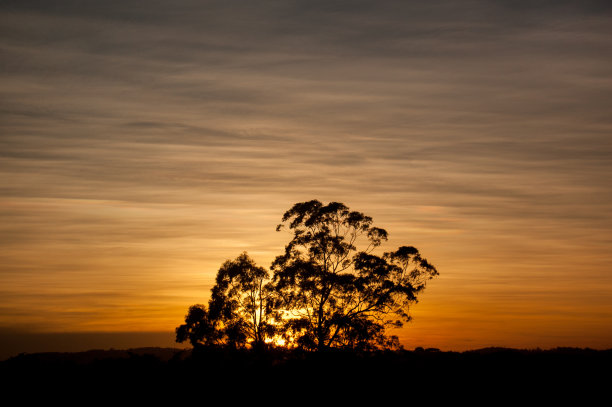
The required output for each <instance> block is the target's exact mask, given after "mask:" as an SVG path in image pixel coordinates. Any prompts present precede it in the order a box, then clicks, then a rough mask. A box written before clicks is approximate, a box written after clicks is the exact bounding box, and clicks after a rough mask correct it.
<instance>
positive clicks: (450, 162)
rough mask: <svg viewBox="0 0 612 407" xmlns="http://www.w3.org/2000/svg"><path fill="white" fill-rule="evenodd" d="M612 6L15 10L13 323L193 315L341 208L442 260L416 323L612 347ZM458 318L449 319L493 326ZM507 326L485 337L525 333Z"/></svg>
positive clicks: (11, 58)
mask: <svg viewBox="0 0 612 407" xmlns="http://www.w3.org/2000/svg"><path fill="white" fill-rule="evenodd" d="M611 12H612V8H611V7H610V6H609V5H608V4H607V2H599V1H586V2H573V1H562V2H559V1H555V2H552V1H550V2H548V1H545V2H537V3H534V2H522V1H521V2H516V1H513V2H509V1H496V2H485V1H470V2H461V4H459V3H457V2H450V1H432V2H427V3H426V4H424V3H417V2H405V1H401V2H400V1H397V2H396V1H384V2H376V3H372V2H362V1H355V2H350V3H347V2H334V1H332V2H329V1H327V2H318V1H267V2H257V4H255V3H253V4H245V3H242V2H231V1H223V2H220V1H219V2H218V1H207V2H199V1H198V2H196V1H187V0H181V1H178V2H162V1H154V2H147V7H146V8H143V7H142V4H141V3H140V2H134V1H121V2H119V1H107V2H103V3H100V2H95V1H63V2H53V3H51V2H45V1H5V2H3V4H2V6H0V38H1V40H0V52H2V65H1V66H0V82H1V84H2V86H1V87H0V89H1V90H0V95H1V96H0V157H1V159H0V191H1V198H0V244H1V246H0V250H1V251H0V286H2V287H3V289H2V290H3V295H2V298H3V299H2V300H1V302H0V325H3V326H13V325H14V324H15V323H17V321H19V323H22V322H23V323H24V324H26V325H27V324H32V325H36V324H42V322H41V321H43V320H44V321H45V323H46V324H47V325H44V324H43V325H44V326H43V325H41V329H47V330H48V329H51V328H49V326H50V325H52V324H53V323H57V326H61V327H62V328H61V329H62V330H70V329H75V330H82V329H87V328H86V327H87V323H88V322H85V321H86V319H87V318H86V317H85V316H83V317H81V316H78V315H85V314H87V315H89V316H90V319H91V318H93V319H95V321H96V322H95V323H94V325H95V326H96V327H97V329H98V328H100V329H101V327H102V328H104V329H106V330H117V331H125V330H130V329H139V330H151V328H153V327H154V330H162V329H163V330H165V329H170V330H171V329H173V328H174V325H176V324H178V323H180V321H181V319H182V317H183V313H184V310H183V308H184V309H186V307H187V306H188V305H189V304H191V303H194V302H202V301H203V299H204V298H205V296H206V295H207V294H208V287H209V286H210V284H211V283H212V279H213V278H214V275H215V272H216V270H217V268H218V267H219V265H220V264H221V262H222V261H223V260H225V259H226V258H231V257H235V256H236V255H238V254H239V253H240V252H241V251H243V250H248V251H249V253H251V254H252V255H253V256H254V257H255V259H256V260H257V261H258V262H259V263H260V264H262V265H268V264H269V262H270V261H271V260H272V258H273V257H274V255H276V254H277V253H279V252H280V250H281V249H282V246H283V244H284V243H285V242H286V238H287V236H284V235H280V234H277V233H275V232H274V226H275V225H276V223H277V222H278V221H279V220H280V217H281V215H282V213H283V212H284V211H285V210H286V209H287V208H288V207H289V206H290V205H291V204H293V203H294V202H297V201H301V200H308V199H313V198H317V199H320V200H324V201H328V200H337V201H341V202H345V203H346V204H348V205H349V206H350V207H351V208H354V209H358V210H362V211H364V212H366V213H367V214H370V215H372V216H373V217H374V219H375V220H376V222H377V223H378V224H379V225H380V226H382V227H385V228H387V229H388V230H389V232H390V234H391V238H392V241H391V242H390V245H391V244H396V245H398V244H414V245H415V246H417V247H418V248H420V249H421V251H422V252H423V253H424V254H425V255H426V257H428V258H429V259H430V260H431V261H432V262H433V263H434V264H436V266H438V268H439V269H440V271H441V276H440V278H439V279H438V280H436V281H433V282H432V285H431V290H430V291H428V292H427V293H426V297H424V300H423V301H422V303H421V304H419V305H418V306H417V307H416V308H415V313H417V314H416V315H415V322H414V323H413V326H411V327H410V328H409V330H407V331H406V333H405V334H403V335H409V331H410V329H414V330H415V331H416V332H420V331H419V328H418V326H417V324H420V323H421V321H420V319H419V318H418V312H420V311H419V310H421V309H422V310H423V312H425V314H426V317H427V319H428V321H429V322H427V323H429V324H432V325H430V326H435V324H437V323H440V324H442V325H443V321H446V320H445V318H448V313H449V312H451V310H454V311H452V312H454V314H453V315H454V318H456V319H457V320H459V321H461V324H462V325H463V326H465V327H472V328H473V330H474V331H473V332H481V328H482V327H483V326H489V327H490V326H498V327H499V326H500V325H501V322H500V321H504V322H506V321H508V320H509V319H513V320H514V321H519V322H516V329H517V332H518V331H520V330H521V329H523V331H524V330H527V331H529V332H533V345H534V346H544V347H545V346H555V344H556V343H561V342H562V343H567V340H566V339H567V338H576V339H575V340H576V341H578V339H577V337H576V335H575V333H576V332H578V331H580V332H583V333H584V335H586V336H590V337H591V338H592V342H590V343H600V344H604V343H608V344H609V343H611V341H612V336H611V335H612V334H611V333H610V331H609V330H602V329H601V326H602V325H605V324H608V325H610V324H609V322H610V318H611V316H610V313H609V312H608V313H606V312H603V311H601V309H602V305H601V304H602V301H603V303H604V306H605V305H608V306H609V305H611V304H609V302H606V300H602V298H604V297H605V296H604V295H601V294H593V295H592V296H589V295H586V294H585V293H589V292H592V293H595V292H597V293H601V292H604V293H605V292H609V290H610V289H612V275H611V274H610V270H609V264H610V260H611V259H610V254H609V247H610V244H611V243H612V221H611V219H612V191H611V189H610V185H609V184H610V181H609V179H610V174H612V141H611V140H612V139H611V138H610V134H611V133H612V116H610V108H611V107H612V54H611V53H610V52H609V50H610V46H611V45H612V24H610V22H611V17H612V15H611ZM192 281H193V282H194V283H193V286H192V287H193V288H192V289H189V288H188V287H185V284H187V285H188V286H189V285H190V282H192ZM477 282H482V283H477ZM594 282H596V285H595V286H593V285H592V284H593V283H594ZM481 284H484V286H485V287H486V289H484V290H480V289H479V287H481ZM532 285H535V287H537V288H538V289H537V290H535V291H530V293H531V294H530V295H529V296H528V297H524V296H522V295H521V293H523V292H524V291H525V290H533V289H534V287H533V286H532ZM92 287H95V288H97V289H98V288H99V289H100V291H99V293H100V294H99V295H98V294H92V293H93V292H94V291H92ZM166 288H167V289H168V292H165V291H164V290H166ZM459 288H460V289H459ZM597 290H602V291H597ZM95 292H98V291H95ZM137 293H141V294H137ZM109 295H110V296H112V298H113V300H112V304H115V305H116V307H117V308H114V306H113V305H111V303H109V302H107V300H106V299H107V298H108V296H109ZM160 296H161V297H163V300H160V299H159V298H160ZM19 298H20V299H19ZM36 298H39V299H40V298H45V299H46V300H45V301H43V302H41V301H39V300H36ZM70 298H77V299H78V301H77V300H75V301H73V300H70ZM454 303H457V304H459V305H457V308H453V306H451V304H454ZM69 304H71V305H69ZM75 304H82V305H81V309H80V311H78V307H77V306H76V305H75ZM64 306H65V307H67V308H65V309H77V311H78V312H76V314H75V315H76V316H75V317H74V318H73V319H72V317H71V318H69V319H68V320H70V321H73V322H70V323H68V322H65V319H64V317H62V316H61V315H63V314H62V312H61V309H63V308H62V307H64ZM569 306H571V307H576V309H577V310H579V312H581V313H582V314H583V315H585V320H584V321H580V320H579V319H571V323H569V322H568V325H567V326H566V327H565V328H554V332H555V333H554V335H553V334H550V333H549V332H548V333H547V332H545V331H546V330H545V329H544V328H542V329H539V328H538V327H537V324H536V325H532V324H530V323H525V324H524V325H521V322H520V321H522V319H521V317H520V316H521V315H524V316H525V318H527V317H526V315H527V314H528V313H529V312H530V311H528V310H532V311H531V312H533V313H535V314H536V315H538V316H537V318H536V317H533V318H536V320H537V321H545V320H546V319H547V318H552V316H553V314H555V312H558V313H560V314H563V313H565V311H566V309H567V307H569ZM122 307H123V308H124V309H128V308H129V309H133V310H135V311H134V312H133V314H137V313H138V312H140V311H141V310H142V311H144V310H147V311H146V312H147V313H148V314H150V315H156V317H155V318H158V319H155V318H154V319H143V320H142V321H141V322H142V323H141V324H140V325H139V324H138V323H136V322H134V320H132V319H130V318H132V317H129V318H128V317H127V316H126V317H125V318H122V317H121V315H120V313H117V312H116V309H121V308H122ZM130 307H133V308H130ZM428 307H429V308H428ZM604 308H605V307H604ZM477 309H481V310H483V311H482V312H483V313H482V314H479V315H476V311H474V310H477ZM504 309H507V310H510V311H508V312H510V313H511V314H512V315H513V316H508V314H507V312H505V311H504ZM436 310H439V311H436ZM484 310H486V312H485V311H484ZM126 315H127V314H126ZM529 315H532V314H531V313H530V314H529ZM530 318H532V317H530ZM555 318H556V317H555ZM559 318H561V317H559ZM425 319H426V318H425V316H424V317H423V323H425V321H424V320H425ZM174 320H176V322H174V323H171V322H170V321H174ZM54 321H56V322H54ZM155 321H158V322H155ZM483 321H484V322H483ZM559 321H562V319H560V320H559ZM568 321H569V320H568ZM444 323H445V322H444ZM173 324H174V325H173ZM487 324H488V325H487ZM491 324H492V325H491ZM128 326H129V327H130V328H128ZM444 326H445V327H447V328H448V329H447V331H445V333H444V334H439V335H438V334H436V333H435V332H434V330H435V329H434V330H430V331H428V333H427V335H429V336H430V337H432V336H436V335H438V336H436V337H438V338H441V339H439V342H438V344H439V345H440V346H447V347H451V348H452V346H453V345H452V338H454V339H453V340H456V341H459V342H461V341H467V342H466V343H468V342H469V341H468V339H467V337H468V336H469V335H470V333H469V330H467V331H466V333H465V334H463V333H457V332H456V331H453V330H452V329H451V328H450V325H444ZM513 326H514V325H513ZM542 326H544V325H542ZM479 327H480V328H479ZM432 329H433V328H432ZM441 329H442V328H441ZM444 329H446V328H444ZM466 329H467V328H466ZM482 329H483V330H482V332H485V333H482V334H479V335H482V340H481V341H480V342H478V340H479V339H477V338H476V339H473V340H474V341H476V342H469V343H473V344H482V343H485V342H487V341H493V339H487V338H498V339H499V338H506V337H508V335H506V333H504V334H503V335H500V334H499V332H500V331H497V332H498V333H495V332H494V331H495V329H494V328H490V329H489V328H487V329H484V328H482ZM551 329H552V328H551ZM585 330H586V331H585ZM440 332H441V331H440ZM449 332H451V333H452V332H454V333H452V334H451V333H449ZM486 332H488V333H486ZM423 335H424V334H423ZM462 335H463V336H462ZM487 335H489V336H488V337H487ZM551 335H552V336H551ZM458 336H461V338H463V339H461V338H459V337H458ZM405 337H406V338H408V336H405ZM443 338H446V339H443ZM551 338H552V339H551ZM564 338H565V339H564ZM417 339H418V341H421V340H422V341H425V340H426V339H427V337H426V336H423V337H421V338H420V339H419V338H416V339H415V338H413V337H411V339H410V340H411V341H412V340H415V341H417ZM496 340H497V339H496ZM445 341H446V342H445ZM555 341H556V342H555ZM457 343H458V342H457ZM487 343H488V342H487ZM517 343H518V342H517ZM521 343H523V342H521ZM407 345H408V346H410V345H409V344H408V343H407ZM508 345H510V346H512V343H508ZM576 345H577V346H580V345H581V344H580V343H576ZM601 346H603V345H601Z"/></svg>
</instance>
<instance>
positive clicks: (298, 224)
mask: <svg viewBox="0 0 612 407" xmlns="http://www.w3.org/2000/svg"><path fill="white" fill-rule="evenodd" d="M282 222H283V223H281V224H280V225H278V226H277V230H280V229H281V228H282V227H283V226H285V224H288V227H289V229H291V230H292V231H293V237H292V239H291V241H290V242H289V243H288V244H287V246H286V247H285V253H284V254H283V255H281V256H278V257H277V258H276V259H275V261H274V262H273V264H272V270H273V271H274V278H273V281H274V285H275V291H276V294H277V295H278V303H277V307H279V308H280V311H279V312H280V314H281V315H282V319H283V321H284V323H283V328H282V331H283V332H284V335H285V337H290V338H292V340H293V341H295V342H296V343H297V344H298V345H300V346H302V347H304V348H307V349H317V350H324V349H327V348H330V347H340V348H352V349H372V348H379V347H384V348H387V347H393V346H397V345H398V341H397V338H395V337H387V336H386V334H385V330H386V328H388V327H400V326H402V324H403V322H406V321H408V320H410V316H409V314H408V309H409V306H410V305H411V304H413V303H415V302H416V301H417V294H418V293H419V292H420V291H422V290H423V289H424V288H425V283H426V281H427V280H429V279H431V278H433V276H435V275H437V274H438V272H437V270H436V269H435V267H434V266H432V265H431V264H430V263H429V262H427V260H425V259H424V258H422V257H421V255H420V254H419V252H418V250H417V249H415V248H414V247H411V246H402V247H400V248H399V249H397V250H396V251H393V252H386V253H384V254H383V255H382V256H377V255H374V254H373V251H374V249H376V248H377V247H379V246H380V245H381V244H382V242H383V241H386V240H387V232H386V231H385V230H384V229H381V228H377V227H374V226H372V218H371V217H369V216H366V215H364V214H363V213H360V212H356V211H350V210H349V208H347V207H346V206H345V205H344V204H342V203H338V202H331V203H329V204H327V205H323V204H322V203H321V202H319V201H317V200H312V201H308V202H301V203H296V204H295V205H294V206H293V207H292V208H291V209H289V210H288V211H287V212H285V214H284V215H283V218H282ZM358 244H362V245H365V246H366V247H365V248H363V249H362V250H358V247H357V245H358Z"/></svg>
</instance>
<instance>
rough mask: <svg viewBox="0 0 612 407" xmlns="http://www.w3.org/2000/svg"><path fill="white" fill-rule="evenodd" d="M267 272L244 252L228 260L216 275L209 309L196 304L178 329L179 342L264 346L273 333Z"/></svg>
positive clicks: (195, 344)
mask: <svg viewBox="0 0 612 407" xmlns="http://www.w3.org/2000/svg"><path fill="white" fill-rule="evenodd" d="M267 280H269V275H268V272H267V271H266V270H265V269H264V268H262V267H257V266H256V265H255V262H254V261H253V260H252V259H251V258H250V257H249V256H248V255H247V254H246V253H242V254H241V255H240V256H238V257H237V258H236V259H235V260H227V261H226V262H225V263H223V265H222V266H221V268H220V269H219V271H218V273H217V278H216V284H215V286H214V287H213V288H212V297H211V299H210V301H209V304H208V308H206V307H205V306H203V305H194V306H192V307H191V308H190V309H189V313H188V314H187V316H186V317H185V324H183V325H181V326H179V327H178V328H177V329H176V334H177V336H176V340H177V342H184V341H186V340H189V341H190V342H191V344H192V345H194V346H197V345H228V346H231V347H244V346H245V345H246V344H247V343H250V344H251V345H252V346H253V347H261V346H264V344H265V341H266V339H267V338H268V337H270V336H272V335H273V333H274V325H272V324H271V323H270V319H271V314H272V311H271V305H272V301H271V293H272V289H271V287H270V284H269V283H268V284H265V281H267Z"/></svg>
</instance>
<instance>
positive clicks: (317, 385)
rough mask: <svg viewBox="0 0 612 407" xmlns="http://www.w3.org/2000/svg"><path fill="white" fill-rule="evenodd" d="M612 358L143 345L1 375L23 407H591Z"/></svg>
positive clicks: (605, 384) (7, 367) (604, 389)
mask: <svg viewBox="0 0 612 407" xmlns="http://www.w3.org/2000/svg"><path fill="white" fill-rule="evenodd" d="M611 362H612V349H610V350H604V351H597V350H591V349H577V348H558V349H552V350H518V349H505V348H487V349H480V350H475V351H468V352H461V353H459V352H440V351H438V350H435V349H429V350H423V349H417V350H415V351H388V352H364V353H359V352H345V351H335V352H327V353H322V354H321V353H305V352H289V351H282V350H269V351H265V352H254V351H231V350H222V349H202V350H198V351H194V352H191V351H177V350H176V349H168V348H139V349H131V350H92V351H88V352H76V353H33V354H21V355H19V356H16V357H13V358H10V359H8V360H6V361H3V362H0V374H1V375H2V377H3V380H2V385H3V387H5V390H8V391H9V392H11V391H17V390H16V389H19V388H22V387H26V388H29V389H31V390H30V392H28V391H25V392H24V391H21V390H20V394H21V397H22V398H21V400H22V401H23V400H27V398H28V397H31V396H32V395H33V394H39V395H40V394H45V395H46V396H48V397H51V398H56V397H60V398H62V399H64V398H70V397H71V396H74V395H76V394H86V395H87V397H91V396H92V395H96V396H95V397H96V398H101V399H104V398H107V399H111V398H116V397H125V396H126V395H128V394H129V397H130V398H133V399H134V400H140V401H142V400H143V399H152V400H155V399H157V398H168V399H173V400H174V401H178V400H190V401H191V402H194V401H195V402H197V403H198V404H209V403H212V404H218V403H220V402H222V403H225V402H229V401H236V402H240V401H254V400H259V401H258V402H257V405H260V403H264V404H273V405H276V404H287V403H291V404H293V403H296V402H301V401H305V400H313V401H318V402H320V401H323V400H327V401H329V399H330V397H331V398H333V399H335V400H337V401H341V400H344V401H347V400H352V401H359V400H361V401H363V400H366V399H367V400H371V401H382V400H391V401H401V402H402V404H411V401H415V400H416V399H419V400H428V401H431V402H435V401H443V400H444V401H449V400H453V399H455V400H459V399H461V400H481V401H485V402H487V401H489V402H491V403H493V404H498V402H502V401H506V402H508V401H510V400H512V401H514V402H519V401H521V400H522V401H531V402H535V401H541V402H547V401H551V400H565V401H570V400H574V401H579V402H580V405H588V404H591V403H588V400H596V399H597V397H602V396H603V397H605V399H604V400H609V394H608V393H609V391H610V389H612V381H611V378H612V374H611V368H612V363H611ZM40 392H42V393H40ZM5 394H6V392H5ZM24 397H25V399H24ZM280 402H282V403H280ZM139 404H140V403H139ZM232 404H233V403H232ZM325 404H327V403H325ZM504 404H505V403H504ZM528 404H531V403H528Z"/></svg>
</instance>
